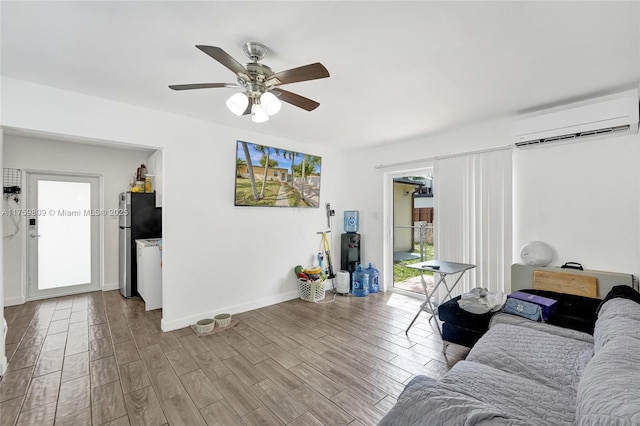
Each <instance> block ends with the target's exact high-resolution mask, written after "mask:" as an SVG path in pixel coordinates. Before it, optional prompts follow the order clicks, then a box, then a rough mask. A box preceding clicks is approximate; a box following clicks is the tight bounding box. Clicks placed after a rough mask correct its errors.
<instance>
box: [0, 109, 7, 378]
mask: <svg viewBox="0 0 640 426" xmlns="http://www.w3.org/2000/svg"><path fill="white" fill-rule="evenodd" d="M0 115H1V114H0ZM3 145H4V131H3V130H2V129H1V128H0V164H2V148H3ZM2 222H3V221H0V234H2V235H4V234H3V232H4V226H3V224H2ZM3 250H4V249H3V246H2V244H0V259H2V255H3ZM3 268H4V262H0V301H1V300H4V281H3ZM3 318H4V304H3V303H0V375H4V371H5V370H6V369H7V355H6V349H5V344H4V338H5V336H4V325H3V324H4V323H3V321H2V319H3Z"/></svg>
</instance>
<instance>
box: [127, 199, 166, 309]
mask: <svg viewBox="0 0 640 426" xmlns="http://www.w3.org/2000/svg"><path fill="white" fill-rule="evenodd" d="M119 207H120V212H121V213H123V214H121V215H120V229H119V231H118V232H119V235H118V239H119V243H118V247H119V249H118V251H119V254H118V257H119V274H118V281H119V285H120V293H122V295H123V296H124V297H135V296H138V287H137V277H138V264H137V254H136V240H137V239H140V238H162V209H161V208H160V207H156V193H155V192H153V193H149V194H147V193H139V192H122V193H120V205H119Z"/></svg>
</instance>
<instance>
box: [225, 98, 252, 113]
mask: <svg viewBox="0 0 640 426" xmlns="http://www.w3.org/2000/svg"><path fill="white" fill-rule="evenodd" d="M248 105H249V98H248V97H247V95H245V94H244V93H236V94H235V95H232V96H231V97H230V98H229V99H227V108H229V111H231V112H232V113H234V114H235V115H238V116H240V115H242V114H244V112H245V111H246V110H247V106H248Z"/></svg>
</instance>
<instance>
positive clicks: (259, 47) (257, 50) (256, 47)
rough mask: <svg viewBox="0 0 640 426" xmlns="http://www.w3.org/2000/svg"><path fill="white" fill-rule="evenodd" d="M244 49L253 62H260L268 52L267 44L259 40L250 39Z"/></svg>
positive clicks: (243, 46)
mask: <svg viewBox="0 0 640 426" xmlns="http://www.w3.org/2000/svg"><path fill="white" fill-rule="evenodd" d="M242 50H243V51H244V54H245V55H247V57H248V58H249V59H251V61H252V62H258V61H259V60H260V59H262V58H264V56H265V55H266V54H267V46H265V45H264V44H262V43H258V42H257V41H249V42H247V43H245V44H243V45H242Z"/></svg>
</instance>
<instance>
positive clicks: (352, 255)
mask: <svg viewBox="0 0 640 426" xmlns="http://www.w3.org/2000/svg"><path fill="white" fill-rule="evenodd" d="M358 222H359V220H358V211H357V210H348V211H345V212H344V231H345V233H344V234H342V235H341V244H340V269H342V270H343V271H347V272H348V273H349V277H350V278H352V276H353V272H354V271H355V270H356V269H357V268H358V264H359V263H360V234H358V233H357V232H358V225H359V223H358ZM350 286H351V289H353V283H352V282H350Z"/></svg>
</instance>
